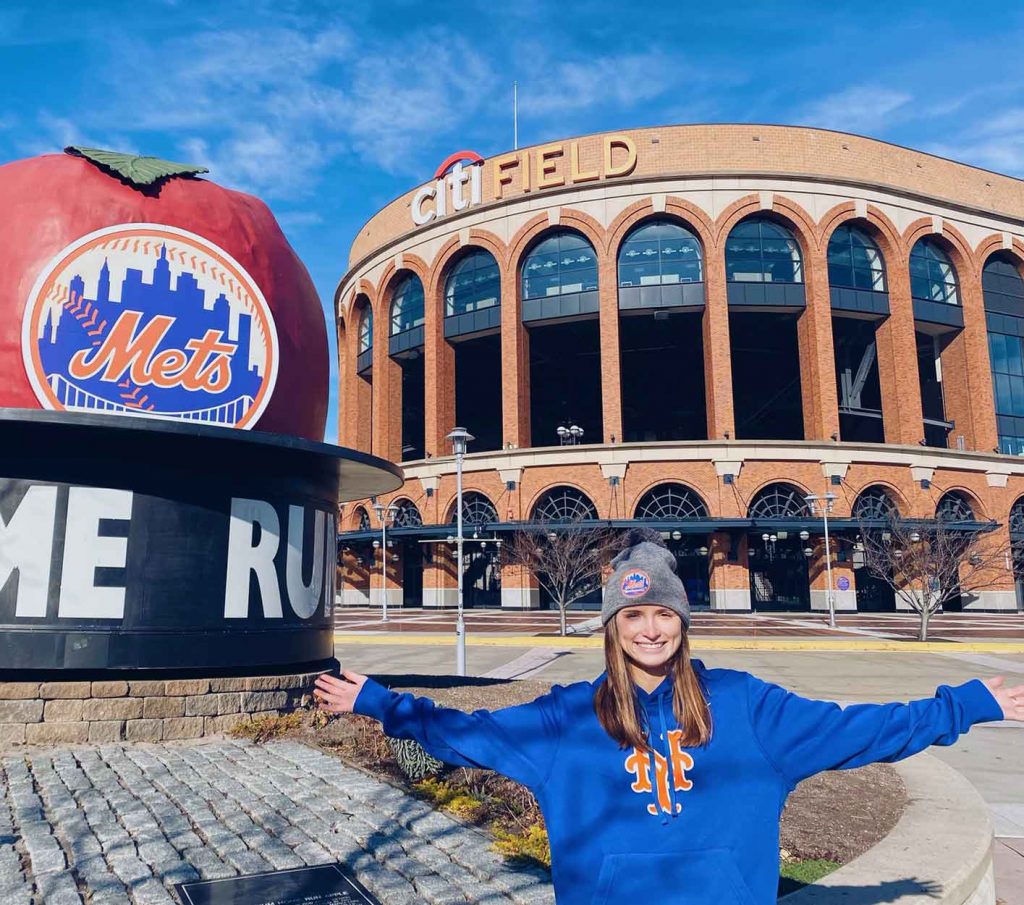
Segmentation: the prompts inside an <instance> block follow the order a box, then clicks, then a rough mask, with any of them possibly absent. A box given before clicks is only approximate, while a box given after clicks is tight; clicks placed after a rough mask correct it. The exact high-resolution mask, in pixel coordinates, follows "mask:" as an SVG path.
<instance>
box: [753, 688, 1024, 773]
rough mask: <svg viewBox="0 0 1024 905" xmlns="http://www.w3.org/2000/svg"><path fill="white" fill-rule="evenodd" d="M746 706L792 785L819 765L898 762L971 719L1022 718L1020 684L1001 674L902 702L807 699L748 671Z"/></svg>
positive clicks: (948, 737)
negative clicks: (1007, 682)
mask: <svg viewBox="0 0 1024 905" xmlns="http://www.w3.org/2000/svg"><path fill="white" fill-rule="evenodd" d="M748 706H749V710H750V718H751V722H752V724H753V728H754V733H755V735H756V736H757V740H758V741H759V742H760V745H761V748H762V750H763V751H764V753H765V756H766V757H767V758H768V760H769V761H770V762H771V763H772V764H773V765H774V766H775V768H776V770H778V771H779V773H781V774H782V775H783V776H784V777H785V778H786V779H787V780H788V781H789V782H790V783H791V784H793V785H796V783H798V782H799V781H800V780H802V779H806V778H807V777H808V776H812V775H813V774H815V773H819V772H821V771H822V770H838V769H846V768H849V767H860V766H863V765H864V764H870V763H874V762H876V761H896V760H901V759H902V758H904V757H910V756H911V755H912V754H917V752H919V751H923V750H924V749H925V748H927V747H929V746H930V745H951V744H953V742H955V741H956V740H957V738H958V737H959V736H960V735H962V734H963V733H964V732H966V731H967V730H968V729H970V727H971V726H972V725H974V724H975V723H981V722H986V721H990V720H1001V719H1011V720H1024V685H1020V686H1016V687H1012V688H1011V687H1006V686H1005V683H1004V680H1003V678H1002V677H1001V676H1000V677H997V678H994V679H988V680H986V681H984V682H982V681H981V680H978V679H972V680H971V681H970V682H967V683H965V684H964V685H959V686H957V687H955V688H954V687H950V686H948V685H942V686H940V687H939V688H938V689H937V690H936V692H935V696H934V697H932V698H925V699H923V700H919V701H911V702H909V703H907V704H899V703H894V704H852V705H850V706H849V707H846V708H842V707H840V706H839V705H838V704H835V703H831V702H828V701H813V700H808V699H807V698H802V697H800V696H799V695H796V694H793V693H792V692H790V691H787V690H786V689H784V688H781V687H779V686H778V685H772V684H770V683H768V682H762V681H761V680H760V679H756V678H754V677H753V676H751V677H750V678H749V681H748Z"/></svg>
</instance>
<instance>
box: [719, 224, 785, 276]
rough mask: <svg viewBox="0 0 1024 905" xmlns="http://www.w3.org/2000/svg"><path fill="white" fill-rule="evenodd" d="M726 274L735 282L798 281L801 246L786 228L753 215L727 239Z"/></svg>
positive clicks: (739, 225)
mask: <svg viewBox="0 0 1024 905" xmlns="http://www.w3.org/2000/svg"><path fill="white" fill-rule="evenodd" d="M725 264H726V278H727V279H729V280H732V281H734V282H762V281H763V282H800V281H801V280H802V273H801V263H800V250H799V246H798V245H797V244H796V241H795V240H794V239H793V237H792V235H791V234H790V232H789V230H787V229H786V228H785V227H783V226H780V225H778V224H775V223H772V222H770V221H767V220H764V219H761V218H756V217H755V218H753V219H751V220H746V221H744V222H743V223H740V224H738V225H737V226H736V227H735V228H734V229H733V230H732V232H731V233H730V234H729V237H728V238H727V239H726V248H725Z"/></svg>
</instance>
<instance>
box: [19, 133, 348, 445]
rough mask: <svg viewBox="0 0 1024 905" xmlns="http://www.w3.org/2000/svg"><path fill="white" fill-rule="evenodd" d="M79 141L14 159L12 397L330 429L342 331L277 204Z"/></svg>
mask: <svg viewBox="0 0 1024 905" xmlns="http://www.w3.org/2000/svg"><path fill="white" fill-rule="evenodd" d="M203 172H206V171H205V170H204V169H202V168H199V167H189V166H185V165H181V164H173V163H169V162H167V161H160V160H157V159H156V158H152V157H133V156H129V155H123V154H114V153H112V152H107V151H98V150H93V149H85V148H82V149H78V148H68V149H67V151H66V152H65V153H64V154H48V155H44V156H42V157H34V158H30V159H28V160H20V161H16V162H14V163H10V164H6V165H5V166H0V310H2V311H3V312H4V314H3V316H2V317H0V407H8V408H45V409H52V410H57V411H71V412H88V413H106V414H128V415H141V416H146V417H154V418H163V419H176V420H182V421H189V422H197V423H208V424H216V425H222V426H228V427H237V428H243V429H253V428H255V429H257V430H263V431H271V432H274V433H282V434H293V435H296V436H300V437H306V438H308V439H311V440H320V439H322V437H323V430H324V420H325V417H326V411H327V379H328V378H327V374H328V362H327V333H326V325H325V322H324V316H323V312H322V310H321V307H320V302H319V299H318V297H317V293H316V290H315V288H314V287H313V283H312V281H311V280H310V278H309V274H308V273H307V272H306V269H305V267H304V266H303V265H302V263H301V261H299V259H298V257H297V256H296V254H295V252H294V251H293V250H292V248H291V246H290V245H289V244H288V242H287V240H286V239H285V237H284V235H283V233H282V232H281V229H280V227H279V226H278V224H277V222H276V221H275V219H274V217H273V215H272V214H271V213H270V211H269V210H268V208H267V207H266V205H265V204H263V203H262V202H261V201H259V200H258V199H256V198H254V197H252V196H251V195H246V194H243V193H241V192H235V191H231V190H228V189H225V188H222V187H221V186H218V185H216V184H214V183H213V182H210V181H208V180H206V179H200V178H197V177H198V174H199V173H203Z"/></svg>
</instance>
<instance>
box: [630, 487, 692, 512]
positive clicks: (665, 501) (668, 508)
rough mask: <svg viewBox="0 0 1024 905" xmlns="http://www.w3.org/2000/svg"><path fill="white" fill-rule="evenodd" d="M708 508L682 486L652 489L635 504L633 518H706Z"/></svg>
mask: <svg viewBox="0 0 1024 905" xmlns="http://www.w3.org/2000/svg"><path fill="white" fill-rule="evenodd" d="M707 517H708V507H707V506H705V505H704V501H703V500H702V499H701V498H700V496H699V495H698V494H697V493H696V492H695V491H693V490H691V489H690V488H689V487H685V486H684V485H682V484H659V485H658V486H657V487H652V488H651V489H650V490H648V491H647V493H645V494H644V495H643V496H642V497H640V502H639V503H637V504H636V511H635V512H634V513H633V518H651V519H685V518H707Z"/></svg>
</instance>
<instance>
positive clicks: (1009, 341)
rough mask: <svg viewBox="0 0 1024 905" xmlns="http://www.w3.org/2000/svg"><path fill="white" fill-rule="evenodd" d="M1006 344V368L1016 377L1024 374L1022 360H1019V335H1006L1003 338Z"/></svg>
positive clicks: (1023, 362)
mask: <svg viewBox="0 0 1024 905" xmlns="http://www.w3.org/2000/svg"><path fill="white" fill-rule="evenodd" d="M1004 344H1005V346H1006V359H1005V360H1006V370H1007V371H1009V372H1010V373H1011V374H1013V375H1014V376H1016V377H1020V376H1021V375H1024V361H1022V360H1021V342H1020V337H1019V336H1007V337H1006V338H1005V339H1004Z"/></svg>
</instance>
